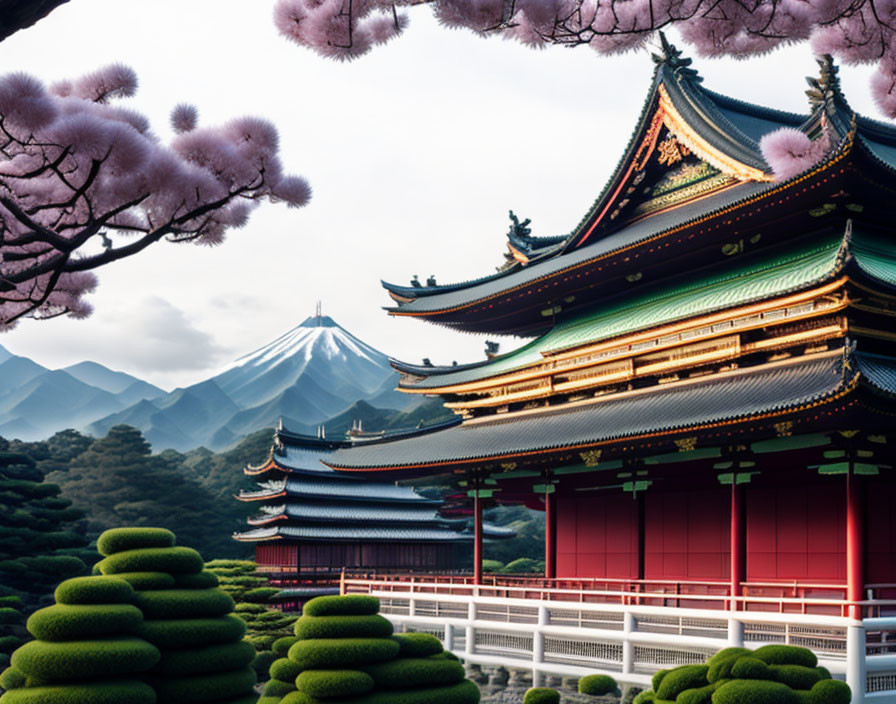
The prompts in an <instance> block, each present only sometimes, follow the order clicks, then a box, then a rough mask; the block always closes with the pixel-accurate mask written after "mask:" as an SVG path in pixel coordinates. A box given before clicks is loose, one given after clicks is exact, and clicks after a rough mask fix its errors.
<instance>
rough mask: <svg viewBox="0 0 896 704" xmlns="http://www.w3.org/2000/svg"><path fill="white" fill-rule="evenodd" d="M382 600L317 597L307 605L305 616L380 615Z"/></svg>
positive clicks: (372, 598) (370, 597)
mask: <svg viewBox="0 0 896 704" xmlns="http://www.w3.org/2000/svg"><path fill="white" fill-rule="evenodd" d="M379 610H380V600H379V599H377V598H376V597H375V596H366V595H363V594H351V595H349V596H317V597H315V598H313V599H311V600H310V601H308V602H306V603H305V606H304V607H303V608H302V615H304V616H372V615H373V614H376V613H379Z"/></svg>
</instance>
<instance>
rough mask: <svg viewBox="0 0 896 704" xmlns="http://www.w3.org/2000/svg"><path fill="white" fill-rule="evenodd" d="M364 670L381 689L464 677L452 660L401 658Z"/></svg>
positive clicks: (441, 683) (452, 681) (443, 682)
mask: <svg viewBox="0 0 896 704" xmlns="http://www.w3.org/2000/svg"><path fill="white" fill-rule="evenodd" d="M364 670H365V672H367V673H368V674H369V675H370V676H371V677H373V680H374V681H375V682H376V685H377V687H382V688H383V689H415V688H417V687H442V686H445V685H449V684H457V683H458V682H461V681H463V679H464V666H463V665H461V664H460V663H459V662H454V661H453V660H433V659H430V658H402V659H400V660H393V661H391V662H384V663H380V664H379V665H371V666H370V667H366V668H364ZM299 689H301V687H299Z"/></svg>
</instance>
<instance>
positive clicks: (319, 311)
mask: <svg viewBox="0 0 896 704" xmlns="http://www.w3.org/2000/svg"><path fill="white" fill-rule="evenodd" d="M314 314H315V317H316V318H317V327H320V319H321V317H322V316H323V307H322V306H321V303H320V301H318V302H317V308H316V309H315V311H314Z"/></svg>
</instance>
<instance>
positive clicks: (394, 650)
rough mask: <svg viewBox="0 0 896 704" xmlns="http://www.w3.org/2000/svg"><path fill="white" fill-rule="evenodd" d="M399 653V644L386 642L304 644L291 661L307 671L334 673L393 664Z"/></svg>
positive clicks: (340, 640) (338, 640)
mask: <svg viewBox="0 0 896 704" xmlns="http://www.w3.org/2000/svg"><path fill="white" fill-rule="evenodd" d="M318 598H320V597H318ZM308 603H311V602H308ZM398 650H399V648H398V643H396V642H395V641H393V640H387V639H384V638H383V639H378V638H332V639H327V640H300V641H299V642H298V643H296V644H295V645H293V646H292V647H291V648H290V649H289V659H290V660H292V661H293V662H296V663H298V664H299V666H300V667H301V668H302V669H303V670H308V669H314V668H322V669H332V668H342V667H356V666H359V665H371V664H373V663H377V662H383V661H385V660H391V659H392V658H394V657H395V656H397V655H398Z"/></svg>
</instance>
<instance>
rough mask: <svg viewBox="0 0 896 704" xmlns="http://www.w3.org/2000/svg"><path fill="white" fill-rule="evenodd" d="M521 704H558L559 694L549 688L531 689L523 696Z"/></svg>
mask: <svg viewBox="0 0 896 704" xmlns="http://www.w3.org/2000/svg"><path fill="white" fill-rule="evenodd" d="M523 704H560V692H558V691H557V690H556V689H550V688H549V687H532V689H529V690H526V693H525V694H524V695H523Z"/></svg>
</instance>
